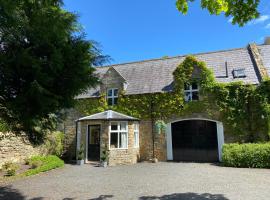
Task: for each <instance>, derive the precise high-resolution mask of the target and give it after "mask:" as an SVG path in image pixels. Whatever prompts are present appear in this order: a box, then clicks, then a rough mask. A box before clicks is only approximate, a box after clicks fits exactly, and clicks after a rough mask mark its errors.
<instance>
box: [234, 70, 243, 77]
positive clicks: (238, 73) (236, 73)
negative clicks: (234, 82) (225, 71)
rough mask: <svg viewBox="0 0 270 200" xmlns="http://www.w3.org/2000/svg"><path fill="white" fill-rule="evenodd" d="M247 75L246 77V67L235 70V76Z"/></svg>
mask: <svg viewBox="0 0 270 200" xmlns="http://www.w3.org/2000/svg"><path fill="white" fill-rule="evenodd" d="M245 77H246V72H245V69H235V70H233V78H245Z"/></svg>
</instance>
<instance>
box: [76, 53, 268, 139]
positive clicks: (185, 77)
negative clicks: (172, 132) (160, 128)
mask: <svg viewBox="0 0 270 200" xmlns="http://www.w3.org/2000/svg"><path fill="white" fill-rule="evenodd" d="M173 76H174V89H173V91H172V92H160V93H152V94H138V95H125V93H124V91H122V92H121V93H120V94H119V99H118V104H117V105H115V106H111V107H110V106H108V105H107V103H106V99H105V95H104V94H102V95H101V97H100V98H93V99H83V100H79V101H78V103H77V106H76V108H77V109H78V110H79V111H80V112H81V113H83V114H85V115H90V114H94V113H97V112H101V111H104V110H107V109H112V110H115V111H118V112H122V113H125V114H127V115H131V116H134V117H137V118H140V119H144V120H151V121H152V123H153V124H154V122H155V121H157V120H165V121H166V120H168V119H170V118H174V117H188V116H190V115H192V114H193V113H203V114H207V115H208V117H209V118H211V119H214V120H217V121H222V122H223V123H224V126H225V130H226V131H227V133H228V134H231V135H234V136H236V138H238V141H239V142H253V141H258V140H260V141H261V140H269V136H270V80H269V79H264V80H263V82H262V83H261V84H260V85H259V86H255V85H251V84H244V83H242V82H232V83H218V82H216V80H215V78H214V74H213V72H212V71H211V70H210V69H209V68H207V66H206V64H205V63H204V62H202V61H199V60H197V59H196V58H195V57H193V56H187V57H186V58H185V60H184V61H183V62H182V63H180V64H179V66H178V67H177V68H176V69H175V71H174V72H173ZM194 82H196V83H198V84H199V86H200V91H199V95H200V100H199V101H192V102H185V101H184V85H185V84H188V85H189V84H192V83H194Z"/></svg>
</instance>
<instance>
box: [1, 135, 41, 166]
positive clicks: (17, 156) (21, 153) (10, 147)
mask: <svg viewBox="0 0 270 200" xmlns="http://www.w3.org/2000/svg"><path fill="white" fill-rule="evenodd" d="M37 154H39V148H34V147H33V146H32V145H31V144H30V142H29V140H28V139H27V138H26V137H25V136H16V135H15V134H14V133H10V132H9V133H2V132H0V168H1V166H2V165H3V164H4V163H5V162H23V161H24V159H26V158H28V157H31V156H33V155H37Z"/></svg>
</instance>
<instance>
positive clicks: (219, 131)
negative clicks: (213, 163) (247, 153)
mask: <svg viewBox="0 0 270 200" xmlns="http://www.w3.org/2000/svg"><path fill="white" fill-rule="evenodd" d="M184 121H206V122H207V121H208V122H214V123H215V124H216V138H217V150H218V161H222V146H223V144H224V128H223V124H222V122H219V121H216V120H211V119H206V118H186V119H179V120H174V121H171V122H170V123H168V124H167V128H166V139H167V160H174V156H173V141H172V140H173V137H172V124H174V123H177V122H184Z"/></svg>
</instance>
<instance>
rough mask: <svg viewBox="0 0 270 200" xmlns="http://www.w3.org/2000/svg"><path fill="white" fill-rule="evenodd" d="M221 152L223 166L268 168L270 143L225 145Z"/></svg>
mask: <svg viewBox="0 0 270 200" xmlns="http://www.w3.org/2000/svg"><path fill="white" fill-rule="evenodd" d="M222 151H223V154H222V162H223V165H224V166H228V167H249V168H270V143H262V144H259V143H258V144H251V143H247V144H225V145H224V146H223V149H222Z"/></svg>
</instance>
